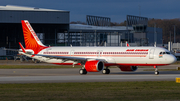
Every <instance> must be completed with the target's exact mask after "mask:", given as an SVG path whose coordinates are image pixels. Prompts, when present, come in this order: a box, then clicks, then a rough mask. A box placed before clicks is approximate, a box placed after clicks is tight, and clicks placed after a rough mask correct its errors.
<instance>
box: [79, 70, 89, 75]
mask: <svg viewBox="0 0 180 101" xmlns="http://www.w3.org/2000/svg"><path fill="white" fill-rule="evenodd" d="M79 74H81V75H83V74H87V71H86V69H80V70H79Z"/></svg>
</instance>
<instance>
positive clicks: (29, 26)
mask: <svg viewBox="0 0 180 101" xmlns="http://www.w3.org/2000/svg"><path fill="white" fill-rule="evenodd" d="M25 23H26V25H27V27H28V28H29V30H30V32H31V33H32V35H33V36H34V38H35V39H36V41H39V38H38V37H37V35H36V33H35V32H34V30H33V29H32V27H31V25H30V24H29V22H27V21H25Z"/></svg>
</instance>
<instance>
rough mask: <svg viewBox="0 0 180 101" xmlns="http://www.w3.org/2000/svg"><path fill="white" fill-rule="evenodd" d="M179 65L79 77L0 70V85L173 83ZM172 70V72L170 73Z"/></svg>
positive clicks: (68, 71) (63, 71) (69, 72)
mask: <svg viewBox="0 0 180 101" xmlns="http://www.w3.org/2000/svg"><path fill="white" fill-rule="evenodd" d="M0 65H37V66H38V65H52V64H47V63H39V64H35V63H32V62H23V63H20V62H19V61H16V62H14V61H9V60H8V61H0ZM176 67H180V65H169V66H162V67H159V69H170V70H169V71H159V72H160V74H159V75H155V74H154V71H144V70H145V69H153V67H147V68H144V67H142V68H138V70H137V71H135V72H122V71H121V70H120V69H119V68H110V70H111V73H110V74H102V72H88V73H87V74H86V75H80V74H79V69H80V68H58V69H0V83H64V82H124V81H175V79H176V78H177V77H178V78H180V71H177V70H175V69H176ZM172 69H174V71H172Z"/></svg>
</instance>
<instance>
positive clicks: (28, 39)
mask: <svg viewBox="0 0 180 101" xmlns="http://www.w3.org/2000/svg"><path fill="white" fill-rule="evenodd" d="M21 22H22V28H23V34H24V41H25V45H26V49H35V48H36V49H37V48H41V47H46V46H44V45H43V44H42V43H41V41H40V40H39V38H38V37H37V35H36V33H35V31H34V30H33V28H32V27H31V25H30V23H29V22H28V21H27V20H22V21H21Z"/></svg>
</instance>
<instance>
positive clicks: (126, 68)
mask: <svg viewBox="0 0 180 101" xmlns="http://www.w3.org/2000/svg"><path fill="white" fill-rule="evenodd" d="M119 68H120V69H121V71H136V70H137V69H138V67H137V66H119Z"/></svg>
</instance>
